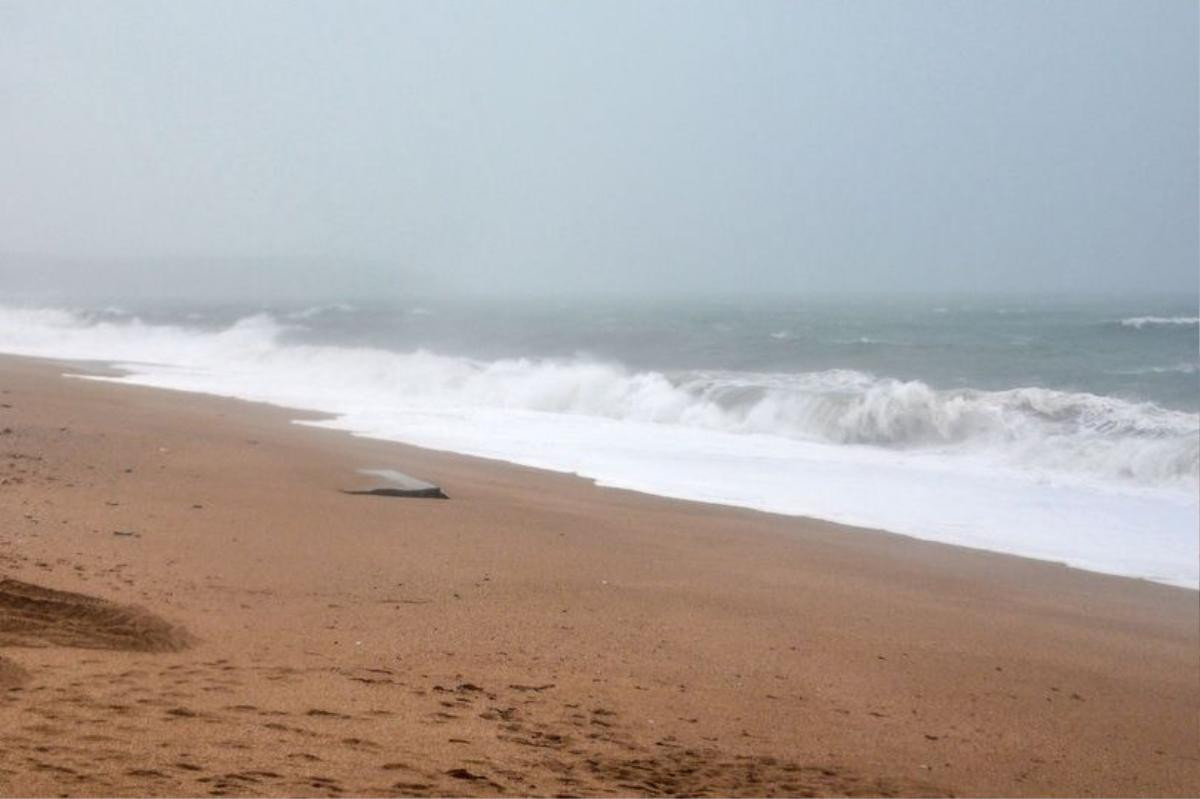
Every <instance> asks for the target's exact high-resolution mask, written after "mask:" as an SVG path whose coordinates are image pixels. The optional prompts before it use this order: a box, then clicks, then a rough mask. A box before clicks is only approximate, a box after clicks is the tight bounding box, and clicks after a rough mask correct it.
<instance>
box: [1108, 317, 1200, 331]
mask: <svg viewBox="0 0 1200 799" xmlns="http://www.w3.org/2000/svg"><path fill="white" fill-rule="evenodd" d="M1120 324H1121V326H1122V327H1132V328H1134V329H1136V330H1141V329H1142V328H1144V327H1195V326H1197V325H1200V317H1196V316H1131V317H1129V318H1128V319H1122V320H1121V323H1120Z"/></svg>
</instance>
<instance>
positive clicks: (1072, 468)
mask: <svg viewBox="0 0 1200 799" xmlns="http://www.w3.org/2000/svg"><path fill="white" fill-rule="evenodd" d="M287 329H288V328H287V326H286V325H285V324H282V323H280V322H279V321H278V320H276V319H275V318H273V317H271V316H269V315H266V314H260V315H256V316H252V317H248V318H245V319H242V320H240V321H238V322H237V323H236V324H233V325H231V326H229V327H227V328H225V329H222V330H218V331H202V330H196V329H191V328H186V327H179V326H167V325H148V324H145V323H143V322H141V321H138V320H137V319H126V320H120V321H111V320H110V319H108V318H106V317H104V316H94V315H87V314H80V313H75V312H70V311H62V310H52V309H51V310H47V309H37V310H29V309H0V350H4V351H7V352H13V353H23V354H29V355H40V356H48V357H59V358H85V359H97V360H104V361H110V362H116V363H120V364H131V365H133V366H132V367H131V368H133V370H134V371H135V372H137V373H139V374H142V375H145V374H147V367H146V366H145V365H146V364H157V365H159V367H158V368H159V371H157V372H154V371H153V370H151V372H152V373H151V374H150V382H157V384H161V385H164V386H170V387H178V388H192V389H193V390H204V391H209V392H210V393H221V394H229V395H232V396H240V397H245V398H248V399H262V400H265V401H273V402H278V403H279V404H296V405H298V406H301V407H311V408H314V409H317V410H324V411H328V412H331V413H351V412H352V411H354V410H355V409H361V408H364V407H369V408H372V409H375V410H376V411H379V410H387V409H391V410H395V411H397V412H403V411H420V410H422V409H429V408H436V409H443V410H444V409H447V408H457V409H463V410H464V411H466V410H480V409H483V410H508V411H520V412H531V411H532V412H543V413H553V414H569V415H583V416H592V417H602V418H606V419H612V420H618V421H632V422H639V423H655V424H660V425H672V426H679V427H684V428H691V429H703V430H712V431H720V432H724V433H737V434H759V435H768V436H778V437H784V438H787V439H794V440H800V441H808V442H821V443H826V444H835V445H862V446H870V447H877V448H885V449H888V450H901V451H930V452H936V453H939V454H951V455H953V454H963V455H971V456H976V457H982V458H984V459H986V460H987V461H991V462H995V463H999V464H1003V465H1009V466H1015V467H1019V468H1022V469H1032V470H1037V471H1039V472H1051V473H1058V474H1062V475H1074V476H1078V477H1087V478H1101V479H1104V480H1116V481H1121V482H1126V481H1132V482H1134V483H1139V484H1144V485H1150V486H1156V485H1157V486H1192V485H1194V484H1195V483H1196V481H1197V479H1200V415H1198V414H1195V413H1188V412H1184V411H1176V410H1169V409H1165V408H1162V407H1159V406H1157V405H1155V404H1153V403H1148V402H1146V403H1137V402H1130V401H1126V400H1122V399H1118V398H1114V397H1106V396H1098V395H1094V394H1088V393H1078V392H1065V391H1058V390H1054V389H1049V388H1038V387H1025V388H1014V389H1010V390H1004V391H986V390H979V389H970V388H963V389H951V390H942V389H937V388H934V387H931V386H929V385H927V384H926V383H923V382H920V381H916V380H912V381H903V380H895V379H891V378H887V377H879V376H875V375H871V374H867V373H864V372H860V371H853V370H827V371H816V372H806V373H751V372H731V371H695V370H693V371H680V372H674V373H671V372H658V371H634V370H630V369H628V368H626V367H624V366H622V365H621V364H618V363H610V362H602V361H596V360H589V359H583V358H576V359H565V360H560V359H533V358H514V359H503V360H494V361H480V360H473V359H469V358H462V357H451V356H446V355H439V354H436V353H432V352H427V351H423V350H418V351H413V352H406V353H400V352H391V351H387V350H381V349H371V348H350V347H328V346H314V345H297V344H287V343H284V342H283V341H282V338H283V334H284V333H285V332H286V330H287ZM138 365H141V366H138Z"/></svg>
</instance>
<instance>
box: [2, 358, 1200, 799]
mask: <svg viewBox="0 0 1200 799" xmlns="http://www.w3.org/2000/svg"><path fill="white" fill-rule="evenodd" d="M63 369H64V367H63V366H62V365H57V364H52V363H48V362H39V361H33V360H26V359H18V358H3V359H0V391H2V392H3V393H0V406H2V407H0V430H2V431H3V432H2V433H0V580H2V581H3V582H0V730H2V731H3V732H2V733H0V794H5V795H13V794H19V795H51V794H53V795H59V794H72V795H205V796H207V795H234V794H272V795H280V794H286V795H304V796H307V795H320V796H326V795H329V796H336V795H342V794H346V795H353V794H368V795H397V794H404V795H408V794H419V795H426V794H454V795H478V794H502V793H503V794H508V795H513V794H544V795H555V794H570V795H595V794H620V795H656V794H710V795H714V794H720V795H733V794H772V795H778V794H782V795H813V794H884V795H891V794H958V795H963V794H975V795H980V794H988V795H996V794H1003V795H1018V794H1019V795H1031V794H1037V795H1042V794H1056V795H1087V794H1110V795H1111V794H1120V795H1145V794H1150V795H1166V794H1171V795H1188V794H1193V795H1194V794H1200V594H1197V593H1196V592H1194V591H1189V590H1185V589H1179V588H1171V587H1167V586H1161V585H1155V584H1152V583H1148V582H1144V581H1138V580H1131V579H1125V578H1118V577H1111V576H1104V575H1098V574H1091V573H1087V572H1082V571H1077V570H1073V569H1068V568H1066V567H1063V566H1060V565H1056V564H1050V563H1042V562H1037V561H1032V560H1027V559H1022V558H1016V557H1009V556H1004V555H997V554H991V553H984V552H978V551H972V550H967V549H962V548H957V547H952V546H946V545H941V544H932V543H926V542H921V541H917V540H913V539H909V538H905V537H902V536H896V535H891V534H887V533H881V532H877V531H870V530H858V529H851V528H846V527H841V526H838V525H834V524H828V523H822V522H818V521H812V520H807V519H797V518H788V517H781V516H773V515H770V514H763V513H756V512H751V511H744V510H738V509H732V508H724V507H719V506H712V505H703V504H696V503H686V502H677V501H672V500H666V499H661V498H655V497H650V496H645V495H640V494H636V493H631V492H624V491H617V490H610V489H603V488H597V487H596V486H594V485H592V484H591V483H589V482H587V481H584V480H580V479H577V478H573V477H570V476H565V475H558V474H552V473H545V472H540V471H537V470H532V469H524V468H519V467H514V466H511V465H506V464H502V463H496V462H491V461H485V460H478V459H471V458H465V457H461V456H456V455H450V454H446V453H438V452H431V451H426V450H421V449H417V448H413V447H407V446H402V445H397V444H389V443H385V442H376V441H370V440H366V439H356V438H352V437H350V436H347V435H345V434H343V433H338V432H335V431H330V430H323V429H319V428H313V427H310V426H303V425H297V424H293V423H291V421H290V420H292V419H296V418H304V417H305V414H303V413H301V412H296V411H285V410H282V409H277V408H270V407H267V406H262V405H256V404H251V403H245V402H239V401H234V400H225V399H220V398H212V397H201V396H194V395H187V394H181V393H175V392H166V391H156V390H152V389H143V388H137V387H130V386H124V385H118V384H112V383H103V382H96V381H84V380H79V379H71V378H64V377H62V376H61V373H62V371H63ZM308 418H315V417H311V416H309V417H308ZM362 468H374V469H398V470H400V471H403V472H405V473H407V474H410V475H413V476H415V477H418V478H420V479H424V480H429V481H431V482H434V483H436V484H438V485H440V486H442V487H443V488H444V489H445V490H446V492H447V493H448V494H449V496H450V499H449V500H433V499H412V498H390V497H377V496H364V495H351V494H346V493H342V489H345V488H362V487H365V486H364V485H363V477H362V475H359V474H357V473H356V470H358V469H362ZM863 491H864V492H869V491H870V486H868V485H864V486H863Z"/></svg>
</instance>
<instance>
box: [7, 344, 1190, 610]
mask: <svg viewBox="0 0 1200 799" xmlns="http://www.w3.org/2000/svg"><path fill="white" fill-rule="evenodd" d="M0 357H16V358H21V357H33V358H34V359H35V360H43V361H48V362H51V363H59V364H63V365H73V366H78V367H79V369H80V372H81V373H80V374H70V375H67V376H69V377H76V378H79V379H85V380H90V379H96V380H101V381H108V382H113V383H116V384H118V385H127V386H137V387H141V388H150V389H152V390H163V391H174V392H180V393H184V394H195V395H198V396H207V397H215V398H222V399H233V400H238V401H243V402H248V403H250V404H252V405H253V404H261V405H264V406H266V407H269V408H274V409H279V410H283V411H286V412H288V413H290V414H292V415H293V418H292V419H290V421H292V422H294V423H296V424H298V425H304V426H311V427H315V428H319V429H326V430H333V431H337V432H341V433H344V434H347V435H350V436H352V437H355V438H363V439H369V440H373V441H380V442H384V443H387V444H395V445H398V446H403V447H411V448H415V449H420V450H426V451H430V452H444V453H447V454H451V455H456V456H459V457H465V458H472V459H480V460H485V461H489V462H492V463H495V464H498V465H500V466H513V467H519V468H526V469H534V470H536V471H541V472H546V473H547V474H558V475H566V476H569V477H574V478H577V479H581V480H584V481H586V482H588V483H590V484H592V485H594V486H596V487H597V488H600V489H605V490H614V491H628V492H632V493H637V494H644V495H646V496H651V497H657V498H660V499H666V500H672V501H678V502H687V503H696V504H699V505H711V506H715V507H721V508H736V509H739V510H748V511H752V512H755V513H764V514H767V515H770V516H776V517H780V518H784V519H798V520H802V521H808V522H819V523H823V524H832V525H836V526H839V527H842V528H845V529H847V530H851V531H854V530H858V531H863V530H866V531H871V532H877V533H884V534H888V535H897V536H902V537H904V538H908V539H912V540H915V541H924V542H929V543H934V544H939V545H943V546H951V547H960V548H964V549H968V550H975V551H980V552H986V553H990V554H995V555H1003V556H1009V557H1017V558H1023V559H1027V560H1035V561H1040V562H1043V563H1050V564H1053V565H1056V566H1063V567H1065V568H1069V569H1075V570H1079V571H1084V572H1088V573H1091V574H1103V575H1106V576H1111V577H1119V578H1124V579H1133V580H1142V581H1145V582H1150V583H1154V584H1157V585H1166V586H1171V587H1175V588H1182V589H1184V590H1190V591H1195V592H1200V582H1196V583H1192V582H1190V579H1191V578H1190V577H1189V578H1184V579H1181V578H1179V577H1178V576H1175V577H1168V576H1165V575H1162V574H1159V575H1158V576H1150V575H1148V574H1139V573H1127V572H1120V571H1114V570H1113V569H1112V567H1111V566H1110V565H1107V566H1106V565H1105V564H1104V563H1103V562H1102V561H1095V560H1093V561H1087V560H1086V559H1083V558H1081V557H1080V556H1077V555H1072V556H1070V557H1065V556H1063V554H1062V553H1061V552H1058V553H1056V552H1053V551H1051V550H1045V551H1041V552H1033V551H1030V549H1029V547H1028V546H1024V547H1020V546H1017V547H1015V548H1008V549H1001V548H996V546H995V542H993V541H988V540H987V537H986V536H984V538H983V539H980V540H979V541H978V542H976V543H964V542H963V541H961V540H947V539H946V538H945V536H944V534H943V533H938V534H933V535H930V534H927V533H922V532H911V531H908V532H906V531H904V530H897V529H891V528H889V527H887V526H886V525H877V524H870V523H861V522H857V521H846V520H839V519H836V518H826V517H824V516H812V515H807V514H804V513H789V512H786V511H779V510H772V509H770V508H764V507H757V506H754V505H748V504H744V503H735V502H720V501H717V500H709V499H704V498H697V497H690V496H686V495H681V494H678V493H667V492H656V491H654V490H650V489H644V488H639V487H632V486H622V485H614V484H611V483H610V482H608V481H606V480H604V479H602V478H598V477H594V476H591V475H586V474H582V473H578V472H573V471H569V470H566V469H557V468H552V467H546V466H540V465H530V464H526V463H522V462H520V461H514V460H509V459H507V458H506V457H504V456H502V455H492V454H479V453H472V452H465V451H459V450H455V449H444V448H439V447H435V446H426V445H424V444H420V443H412V442H408V441H401V440H398V439H394V438H382V437H378V436H375V435H372V434H370V433H364V432H360V431H357V430H355V429H354V428H353V427H350V426H347V425H345V424H343V423H342V421H343V419H344V418H345V417H344V416H341V415H339V414H337V413H334V412H330V411H324V410H319V409H313V408H304V407H300V406H296V405H290V404H286V403H278V402H274V401H270V400H255V399H245V398H242V397H238V396H234V395H231V394H223V393H211V392H207V391H204V390H202V389H188V388H176V387H173V386H167V385H155V384H153V383H143V382H140V381H139V378H140V377H143V375H139V373H138V372H136V371H132V370H127V369H122V368H121V367H119V366H117V365H116V363H115V362H109V361H87V360H84V361H80V360H72V359H55V358H39V357H37V356H16V355H14V356H0ZM123 377H130V378H132V380H131V381H125V380H122V378H123ZM603 421H604V420H602V419H601V420H598V423H602V422H603ZM1163 498H1164V499H1165V495H1164V497H1163ZM1006 546H1010V547H1011V546H1013V545H1012V544H1009V543H1006ZM1041 546H1042V548H1043V549H1044V544H1043V545H1041ZM1198 557H1200V555H1198Z"/></svg>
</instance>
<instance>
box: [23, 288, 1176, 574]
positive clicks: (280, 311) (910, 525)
mask: <svg viewBox="0 0 1200 799" xmlns="http://www.w3.org/2000/svg"><path fill="white" fill-rule="evenodd" d="M1198 325H1200V320H1198V319H1197V305H1196V302H1195V300H1194V298H1184V299H1173V298H1162V297H1159V298H1132V299H1113V300H1087V301H1083V300H1063V299H1048V298H1013V297H1009V298H1003V299H997V298H991V299H987V298H937V299H930V298H905V299H873V300H867V299H856V300H846V299H775V300H763V299H755V300H749V299H747V300H724V301H719V300H697V299H691V300H679V299H676V300H629V299H622V300H616V299H608V300H590V301H589V300H579V299H573V300H540V301H537V302H534V301H516V300H511V299H508V300H498V299H486V300H485V299H476V300H465V299H459V300H430V299H423V300H419V301H418V300H415V299H414V300H409V301H391V302H377V303H361V302H360V303H352V304H348V303H341V302H331V303H327V304H318V305H312V306H305V307H296V306H292V307H287V306H269V305H268V306H256V307H239V306H236V305H226V306H211V305H209V306H188V305H186V304H181V303H172V304H169V305H159V306H153V305H140V306H130V307H111V306H110V307H105V308H91V307H73V308H55V307H38V306H34V305H30V304H28V303H18V302H15V301H11V300H10V301H7V302H6V303H5V304H3V305H0V351H3V352H9V353H19V354H26V355H37V356H46V357H55V358H68V359H96V360H101V361H106V362H110V363H114V364H116V365H118V366H120V367H121V368H122V369H123V370H126V372H127V375H126V376H124V377H120V378H116V379H118V380H122V381H125V382H130V383H138V384H142V385H149V386H159V387H163V388H172V389H181V390H186V391H197V392H205V393H212V394H219V395H225V396H233V397H241V398H244V399H249V400H258V401H265V402H271V403H275V404H278V405H284V406H289V407H296V408H306V409H313V410H320V411H325V412H327V413H329V414H331V415H332V418H331V419H330V420H328V421H322V422H318V423H317V424H320V425H324V426H329V427H336V428H341V429H345V430H348V431H351V432H354V433H356V434H360V435H366V436H371V437H376V438H382V439H389V440H395V441H403V442H407V443H411V444H416V445H420V446H425V447H431V448H436V449H442V450H449V451H453V452H460V453H465V454H470V455H480V456H486V457H492V458H499V459H503V460H507V461H511V462H514V463H520V464H523V465H528V466H535V467H540V468H545V469H552V470H556V471H564V472H571V473H574V474H578V475H581V476H584V477H587V478H591V479H593V480H595V481H596V482H598V483H599V484H601V485H605V486H615V487H621V488H628V489H634V490H638V491H645V492H649V493H654V494H660V495H663V496H669V497H677V498H682V499H691V500H700V501H705V502H712V503H720V504H727V505H736V506H742V507H748V508H756V509H759V510H764V511H770V512H775V513H783V514H790V515H798V516H812V517H817V518H822V519H829V520H833V521H838V522H845V523H849V524H855V525H863V526H869V527H877V528H882V529H885V530H890V531H893V532H897V533H904V534H907V535H911V536H915V537H918V538H923V539H928V540H934V541H943V542H948V543H954V544H960V545H965V546H970V547H977V548H981V549H988V550H995V551H1000V552H1008V553H1013V554H1018V555H1026V556H1030V557H1035V558H1042V559H1046V560H1053V561H1059V562H1063V563H1066V564H1069V565H1072V566H1077V567H1081V568H1085V569H1091V570H1095V571H1101V572H1108V573H1113V574H1121V575H1129V576H1134V577H1142V578H1147V579H1150V580H1155V581H1160V582H1164V583H1170V584H1174V585H1180V586H1187V587H1191V588H1196V587H1198V586H1200V544H1198V540H1200V533H1198V514H1200V500H1198V494H1200V355H1198V353H1200V342H1198V330H1200V327H1198Z"/></svg>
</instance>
